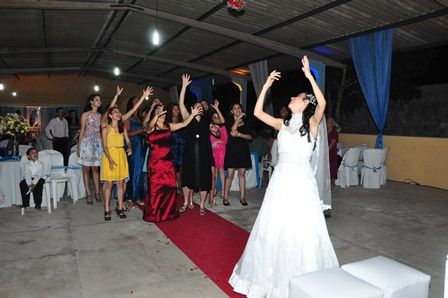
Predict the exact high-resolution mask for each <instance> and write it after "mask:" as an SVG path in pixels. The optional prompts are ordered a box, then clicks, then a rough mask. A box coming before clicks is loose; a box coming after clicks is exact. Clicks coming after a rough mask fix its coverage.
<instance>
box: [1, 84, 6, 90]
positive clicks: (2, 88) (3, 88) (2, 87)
mask: <svg viewBox="0 0 448 298" xmlns="http://www.w3.org/2000/svg"><path fill="white" fill-rule="evenodd" d="M2 90H5V85H4V84H3V83H0V91H2Z"/></svg>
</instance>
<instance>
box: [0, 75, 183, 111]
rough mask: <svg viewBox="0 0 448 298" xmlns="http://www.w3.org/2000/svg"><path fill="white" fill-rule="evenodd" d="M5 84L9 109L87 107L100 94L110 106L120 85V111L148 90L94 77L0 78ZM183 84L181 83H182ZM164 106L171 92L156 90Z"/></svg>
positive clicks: (3, 96) (0, 98)
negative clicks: (92, 97)
mask: <svg viewBox="0 0 448 298" xmlns="http://www.w3.org/2000/svg"><path fill="white" fill-rule="evenodd" d="M0 82H1V83H3V84H5V90H3V91H0V104H1V105H8V106H18V105H33V106H36V105H42V106H59V105H81V106H84V105H85V103H86V100H87V97H88V96H89V95H90V94H92V93H100V94H101V95H102V97H103V101H104V102H105V103H106V104H107V103H109V102H110V100H111V99H112V97H113V96H114V95H115V91H116V88H117V85H120V87H123V88H124V91H123V93H122V95H121V97H120V100H119V103H120V107H121V108H123V107H124V106H125V105H126V101H127V99H128V98H129V97H131V96H134V95H141V94H142V89H143V88H144V87H146V86H143V85H137V84H133V83H128V82H121V81H115V80H107V79H100V78H95V77H90V76H86V77H80V76H78V75H77V74H50V76H48V75H47V74H45V75H44V74H38V75H37V74H36V75H20V80H17V79H16V78H15V77H12V76H9V77H7V78H0ZM179 83H180V81H179ZM95 84H97V85H99V86H100V88H101V89H100V91H99V92H94V91H93V86H94V85H95ZM12 91H17V92H18V96H17V97H13V96H12V95H11V92H12ZM154 96H157V97H159V98H161V99H162V100H164V101H165V102H169V98H170V97H169V92H167V91H163V90H161V89H158V88H156V89H155V95H154Z"/></svg>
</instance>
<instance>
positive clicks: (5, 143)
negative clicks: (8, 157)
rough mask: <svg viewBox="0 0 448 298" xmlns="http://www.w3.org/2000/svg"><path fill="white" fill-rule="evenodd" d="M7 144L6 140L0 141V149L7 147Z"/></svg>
mask: <svg viewBox="0 0 448 298" xmlns="http://www.w3.org/2000/svg"><path fill="white" fill-rule="evenodd" d="M8 142H9V140H8V139H6V140H3V141H0V147H7V146H8Z"/></svg>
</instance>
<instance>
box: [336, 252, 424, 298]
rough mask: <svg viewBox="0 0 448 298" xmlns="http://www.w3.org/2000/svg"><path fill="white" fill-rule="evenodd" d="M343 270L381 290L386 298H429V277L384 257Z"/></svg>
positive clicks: (344, 267)
mask: <svg viewBox="0 0 448 298" xmlns="http://www.w3.org/2000/svg"><path fill="white" fill-rule="evenodd" d="M342 269H343V270H345V271H346V272H348V273H350V274H351V275H353V276H356V277H357V278H359V279H362V280H364V281H365V282H368V283H369V284H371V285H374V286H375V287H377V288H379V289H381V290H382V291H383V292H384V298H426V297H428V291H429V282H430V280H431V277H430V276H429V275H427V274H425V273H423V272H420V271H418V270H416V269H414V268H412V267H409V266H407V265H404V264H401V263H399V262H397V261H394V260H391V259H389V258H386V257H383V256H378V257H374V258H370V259H367V260H363V261H359V262H354V263H350V264H346V265H343V266H342Z"/></svg>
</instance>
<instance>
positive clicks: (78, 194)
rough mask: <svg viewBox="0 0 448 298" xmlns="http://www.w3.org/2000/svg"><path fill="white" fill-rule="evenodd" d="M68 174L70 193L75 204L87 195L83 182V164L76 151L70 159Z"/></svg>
mask: <svg viewBox="0 0 448 298" xmlns="http://www.w3.org/2000/svg"><path fill="white" fill-rule="evenodd" d="M67 176H68V177H70V184H71V185H72V187H69V195H70V196H71V197H72V199H73V204H75V203H76V201H77V200H79V199H80V198H84V197H85V196H86V188H85V186H84V182H83V174H82V166H81V165H80V164H78V155H77V154H76V152H73V153H72V154H70V157H69V159H68V167H67Z"/></svg>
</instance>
